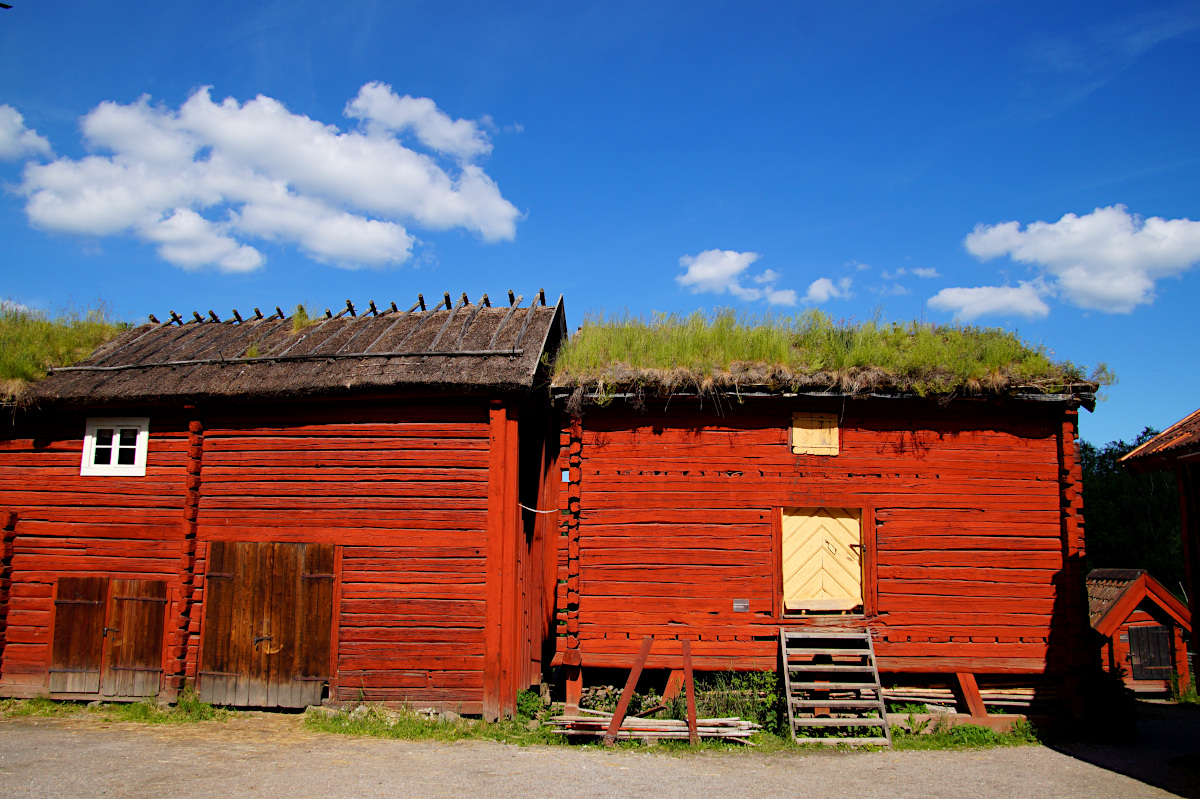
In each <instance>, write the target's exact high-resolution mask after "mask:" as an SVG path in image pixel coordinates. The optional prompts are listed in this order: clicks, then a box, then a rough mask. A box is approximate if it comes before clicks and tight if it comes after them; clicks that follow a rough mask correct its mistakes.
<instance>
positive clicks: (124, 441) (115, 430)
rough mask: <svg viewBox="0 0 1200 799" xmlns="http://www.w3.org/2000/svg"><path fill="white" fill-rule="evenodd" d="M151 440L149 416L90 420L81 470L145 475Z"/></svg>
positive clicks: (133, 475) (85, 437)
mask: <svg viewBox="0 0 1200 799" xmlns="http://www.w3.org/2000/svg"><path fill="white" fill-rule="evenodd" d="M149 441H150V420H149V419H146V418H114V419H88V420H87V428H86V430H85V431H84V434H83V460H82V461H81V462H80V464H79V473H80V474H82V475H124V476H126V477H143V476H145V474H146V445H147V444H148V443H149Z"/></svg>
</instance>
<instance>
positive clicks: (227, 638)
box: [200, 541, 334, 707]
mask: <svg viewBox="0 0 1200 799" xmlns="http://www.w3.org/2000/svg"><path fill="white" fill-rule="evenodd" d="M333 556H334V553H333V546H332V545H331V544H279V543H245V542H223V541H214V542H213V543H211V544H210V545H209V560H208V562H209V570H208V573H207V574H206V578H207V580H206V583H207V586H208V593H207V598H206V600H205V608H206V609H205V614H204V615H205V618H204V633H203V644H202V645H203V647H204V653H203V657H202V665H201V670H200V697H201V698H202V699H203V700H204V701H206V702H212V703H214V704H221V705H242V706H255V707H304V706H306V705H311V704H316V703H318V702H320V700H321V694H322V690H323V687H324V683H325V681H326V680H328V679H329V650H330V635H331V623H332V617H333Z"/></svg>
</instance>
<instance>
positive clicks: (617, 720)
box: [604, 635, 654, 746]
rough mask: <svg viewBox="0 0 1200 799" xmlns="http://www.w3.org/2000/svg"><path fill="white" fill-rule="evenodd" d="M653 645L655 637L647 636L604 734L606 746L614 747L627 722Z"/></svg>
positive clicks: (643, 640)
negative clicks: (622, 726)
mask: <svg viewBox="0 0 1200 799" xmlns="http://www.w3.org/2000/svg"><path fill="white" fill-rule="evenodd" d="M653 645H654V636H652V635H647V636H646V637H645V638H644V639H642V648H641V649H640V650H639V651H638V655H637V658H636V659H634V661H633V667H632V668H631V669H630V670H629V679H627V680H626V681H625V689H624V690H623V691H621V698H620V700H619V701H618V702H617V708H616V710H614V711H613V717H612V721H610V722H609V725H608V731H607V732H606V733H605V734H604V744H605V746H612V745H613V744H615V743H616V740H617V730H619V729H621V722H623V721H624V720H625V713H626V712H628V710H629V702H630V700H631V699H633V692H634V689H636V688H637V681H638V678H639V677H641V676H642V667H643V666H645V665H646V658H647V657H649V656H650V647H652V646H653Z"/></svg>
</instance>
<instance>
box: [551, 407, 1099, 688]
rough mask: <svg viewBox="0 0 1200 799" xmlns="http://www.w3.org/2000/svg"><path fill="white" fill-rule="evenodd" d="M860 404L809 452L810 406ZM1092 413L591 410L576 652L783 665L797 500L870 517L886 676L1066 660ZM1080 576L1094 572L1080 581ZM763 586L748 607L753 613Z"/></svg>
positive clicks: (564, 622) (654, 661) (568, 449)
mask: <svg viewBox="0 0 1200 799" xmlns="http://www.w3.org/2000/svg"><path fill="white" fill-rule="evenodd" d="M796 410H810V411H817V412H827V413H828V412H833V413H838V414H839V415H840V416H841V452H840V454H839V455H836V456H818V455H793V454H792V453H791V449H790V447H789V444H788V434H789V427H790V421H791V413H792V412H793V411H796ZM1073 431H1074V427H1073V419H1072V420H1071V423H1070V424H1069V425H1068V424H1066V423H1065V422H1064V416H1063V411H1062V410H1061V409H1059V408H1057V407H1054V406H1050V407H1047V406H1036V407H1018V406H1015V404H1013V405H1008V406H1005V407H998V406H996V405H994V404H990V403H988V404H985V403H983V402H969V401H968V402H959V403H956V404H955V405H953V406H951V407H949V408H942V407H939V406H938V405H936V404H934V403H932V402H930V403H925V402H916V401H905V400H867V401H851V402H849V403H846V404H845V405H843V404H842V403H841V402H837V403H836V404H835V403H820V402H814V401H808V402H805V401H801V400H791V401H787V400H754V399H749V400H747V401H746V402H745V403H744V404H739V405H734V406H733V407H724V408H722V409H720V411H716V410H712V409H711V403H710V404H709V406H707V407H706V408H704V409H703V410H702V409H700V408H698V407H697V405H696V403H695V402H694V401H693V402H691V403H688V402H684V401H679V400H673V401H672V403H671V405H670V407H669V408H667V409H663V408H661V407H659V408H651V409H649V410H647V411H646V412H644V413H639V412H637V411H634V410H632V409H630V408H628V406H623V405H621V404H619V403H618V404H614V405H612V406H609V407H607V408H589V409H587V410H586V411H585V413H584V416H583V418H582V420H578V421H577V422H576V425H575V426H574V427H572V426H568V427H566V428H565V429H564V430H563V433H562V438H561V441H562V456H561V459H560V466H561V467H562V468H566V469H569V470H570V484H569V486H568V487H567V489H568V490H567V491H566V492H564V496H563V500H562V508H563V510H564V511H565V512H566V515H565V521H564V523H563V528H562V533H563V535H562V536H561V537H560V542H561V543H562V545H563V546H562V547H561V550H560V571H559V576H560V580H562V583H561V584H560V586H559V592H558V599H559V607H558V610H559V616H558V618H559V621H560V636H559V649H560V653H561V655H560V656H561V657H562V661H563V662H564V663H566V664H568V665H571V664H572V663H573V662H582V665H584V666H588V665H593V666H625V667H627V666H628V664H629V663H630V662H631V660H632V658H633V656H634V655H635V654H636V652H637V649H638V645H639V644H640V642H641V639H642V637H643V636H644V635H647V634H653V635H655V636H658V638H659V640H660V643H656V644H655V647H654V650H653V652H652V654H651V663H650V665H651V666H652V667H653V666H658V667H672V666H674V667H678V658H679V656H680V651H679V650H680V647H679V645H678V643H677V641H676V640H675V639H682V638H687V639H690V640H692V641H693V642H694V643H693V645H692V652H693V656H694V657H695V658H696V661H697V664H698V667H700V668H708V669H728V668H735V669H748V668H773V667H774V666H775V662H776V657H777V649H778V637H777V636H778V629H779V626H780V625H781V624H803V623H805V622H804V621H803V620H800V619H795V618H792V617H787V618H785V617H784V616H783V615H782V614H781V607H782V602H781V596H780V592H781V590H782V578H781V575H780V568H779V517H780V508H783V507H822V506H823V507H847V508H857V509H861V510H862V512H863V543H864V544H865V546H866V555H865V559H864V593H865V598H866V608H865V611H866V613H865V616H866V618H865V619H862V620H854V619H848V618H845V617H841V618H839V617H831V616H821V617H810V619H811V620H815V621H817V622H819V623H823V624H828V623H835V624H837V623H845V624H850V625H855V624H857V625H862V624H864V623H865V624H868V625H869V626H870V627H871V628H872V630H874V631H875V632H876V642H877V643H876V651H877V653H878V655H879V662H880V667H881V669H882V670H884V671H914V672H954V671H970V672H983V673H987V672H991V673H1041V672H1047V671H1049V672H1062V671H1064V670H1065V669H1066V667H1067V665H1068V661H1069V656H1070V654H1071V651H1072V648H1073V647H1075V646H1077V644H1075V643H1072V642H1073V641H1078V640H1081V639H1078V638H1076V636H1077V635H1078V634H1079V633H1081V632H1082V631H1075V630H1072V629H1071V627H1072V626H1073V625H1074V626H1077V625H1078V622H1077V621H1075V622H1073V621H1072V619H1073V618H1074V617H1075V616H1077V615H1078V612H1079V608H1078V602H1077V601H1076V599H1077V598H1075V597H1074V594H1075V593H1079V594H1080V597H1079V599H1081V598H1082V576H1081V574H1080V573H1077V572H1078V569H1077V568H1066V567H1067V566H1068V565H1069V564H1070V563H1071V561H1072V560H1078V558H1081V557H1082V552H1083V547H1082V525H1081V523H1080V521H1079V515H1080V511H1079V502H1078V497H1077V496H1076V495H1075V494H1073V493H1072V492H1071V491H1067V490H1066V489H1065V488H1064V486H1065V485H1066V483H1067V480H1066V478H1065V477H1064V475H1066V474H1073V473H1075V472H1077V465H1076V464H1075V463H1074V462H1073V460H1064V452H1065V453H1067V454H1068V455H1070V456H1072V457H1073V453H1074V440H1073ZM1075 583H1078V585H1075ZM734 599H745V600H748V603H749V611H748V612H735V611H734V610H733V600H734Z"/></svg>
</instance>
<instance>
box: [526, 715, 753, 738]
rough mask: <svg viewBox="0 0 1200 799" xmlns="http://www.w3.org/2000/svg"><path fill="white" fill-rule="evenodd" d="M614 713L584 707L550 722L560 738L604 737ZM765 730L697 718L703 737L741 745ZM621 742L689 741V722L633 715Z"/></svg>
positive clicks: (739, 722)
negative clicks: (639, 740) (638, 740)
mask: <svg viewBox="0 0 1200 799" xmlns="http://www.w3.org/2000/svg"><path fill="white" fill-rule="evenodd" d="M612 719H613V714H612V713H605V712H603V711H600V710H588V709H587V708H580V709H579V713H578V714H577V715H569V716H555V717H554V718H552V719H550V721H549V723H550V724H551V725H553V726H554V728H555V729H554V730H553V732H556V733H559V734H560V735H592V736H596V737H604V735H605V734H606V733H607V732H608V727H609V725H610V724H611V723H612ZM759 729H762V725H760V724H755V723H754V722H752V721H744V720H742V719H739V718H727V719H697V720H696V732H697V733H698V734H699V735H700V737H701V738H724V739H728V740H733V741H739V742H741V743H749V741H747V740H745V739H747V738H749V737H750V736H751V735H753V734H754V731H755V730H759ZM614 737H615V738H616V739H617V740H634V739H647V738H650V739H656V738H683V739H686V738H688V723H687V722H686V721H676V720H675V719H644V718H639V717H637V716H630V717H627V718H625V719H624V720H623V721H622V722H621V727H620V729H619V730H617V732H616V735H615V736H614Z"/></svg>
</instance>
